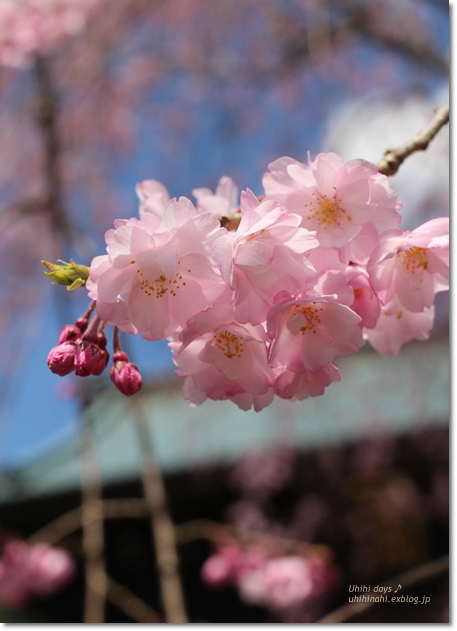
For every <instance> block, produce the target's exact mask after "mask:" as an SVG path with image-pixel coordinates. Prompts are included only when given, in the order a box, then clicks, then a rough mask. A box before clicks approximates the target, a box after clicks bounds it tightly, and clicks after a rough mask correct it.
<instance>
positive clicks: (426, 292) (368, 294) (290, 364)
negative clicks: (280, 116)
mask: <svg viewBox="0 0 457 631" xmlns="http://www.w3.org/2000/svg"><path fill="white" fill-rule="evenodd" d="M269 169H270V170H269V172H268V173H266V174H265V176H264V178H263V185H264V190H265V194H264V195H262V196H261V197H256V196H255V195H254V194H253V193H252V191H250V190H249V189H247V190H246V191H243V192H242V193H241V198H240V202H239V204H238V190H237V187H236V185H235V184H234V182H233V181H232V180H231V179H230V178H228V177H224V178H222V179H221V180H220V182H219V185H218V187H217V190H216V193H215V194H212V193H211V191H209V190H208V189H201V188H200V189H195V190H194V191H193V194H194V196H195V198H196V200H197V202H196V205H194V204H193V203H192V202H191V201H190V200H189V199H187V198H185V197H180V198H179V199H175V198H173V199H170V197H169V194H168V191H167V190H166V189H165V187H164V186H163V185H162V184H160V183H159V182H156V181H154V180H149V181H145V182H143V183H141V184H139V185H138V187H137V193H138V196H139V199H140V211H139V218H131V219H118V220H116V221H115V223H114V229H112V230H109V231H108V232H107V233H106V236H105V238H106V243H107V254H105V255H102V256H98V257H96V258H95V259H94V260H93V261H92V264H91V266H90V273H89V278H88V279H87V282H86V286H87V288H88V290H89V297H90V298H91V299H92V300H93V301H95V303H96V310H97V317H98V318H99V319H100V321H102V322H103V323H106V324H108V325H114V326H116V327H118V328H119V329H120V330H121V331H124V332H125V333H129V334H135V333H139V334H140V335H141V336H142V337H143V338H145V339H147V340H164V339H168V340H169V344H170V347H171V350H172V352H173V356H174V361H175V363H176V365H177V366H178V369H179V370H178V374H179V375H182V376H183V377H185V382H184V395H185V397H186V399H187V400H188V401H189V402H190V403H191V404H194V405H198V404H200V403H202V402H203V401H205V400H206V399H207V398H210V399H214V400H223V399H230V400H232V401H234V402H235V403H236V404H237V405H238V406H239V407H240V408H241V409H243V410H248V409H250V408H251V407H254V409H255V410H257V411H259V410H261V409H263V408H264V407H265V406H267V405H269V404H270V403H271V401H272V400H273V397H274V396H275V395H277V396H279V397H281V398H284V399H299V400H301V399H305V398H307V397H310V396H317V395H321V394H323V392H324V389H325V388H326V386H328V385H330V384H331V383H332V382H334V381H339V380H340V375H339V371H338V367H337V365H336V363H335V360H336V359H337V358H338V357H340V356H343V355H348V354H351V353H354V352H357V351H358V350H359V348H360V347H361V346H362V344H363V343H364V340H369V341H370V343H371V344H372V345H373V346H374V348H376V349H377V350H378V351H379V352H380V353H382V354H384V355H396V354H397V353H398V352H399V350H400V348H401V346H402V344H403V343H405V342H408V341H410V340H411V339H413V338H415V339H426V338H427V337H428V336H429V334H430V331H431V329H432V326H433V317H434V309H433V300H434V296H435V294H436V292H439V291H443V290H445V289H447V288H448V276H449V235H448V232H449V228H448V220H447V219H446V218H440V219H435V220H432V221H429V222H428V223H426V224H424V225H422V226H420V227H419V228H417V229H416V230H414V231H413V232H407V231H402V230H400V229H399V223H400V219H401V217H400V214H399V212H398V211H399V210H400V208H401V201H400V199H399V198H398V196H397V195H396V194H395V192H394V191H393V190H392V189H391V188H390V186H389V183H388V179H387V177H386V176H384V175H382V174H380V173H379V172H378V171H377V169H376V166H375V165H374V164H371V163H369V162H366V161H363V160H351V161H349V162H347V163H345V162H344V161H343V160H342V159H341V158H340V157H339V156H337V155H336V154H333V153H321V154H319V155H318V156H317V157H316V159H315V160H314V161H313V160H311V158H310V157H309V158H308V164H302V163H300V162H298V161H296V160H293V159H292V158H280V159H279V160H277V161H276V162H273V163H272V164H270V166H269ZM227 214H228V216H227ZM221 217H222V220H221ZM86 336H87V334H86ZM83 339H84V338H83ZM64 344H66V345H67V348H68V346H69V345H70V346H71V345H72V344H73V342H72V341H65V342H64ZM90 344H94V341H93V340H92V339H91V340H90ZM57 348H59V347H57ZM91 348H92V350H93V347H91ZM90 352H92V351H90ZM76 355H77V352H76V351H75V356H76ZM51 369H52V368H51ZM76 372H78V371H77V370H76ZM59 374H63V373H59Z"/></svg>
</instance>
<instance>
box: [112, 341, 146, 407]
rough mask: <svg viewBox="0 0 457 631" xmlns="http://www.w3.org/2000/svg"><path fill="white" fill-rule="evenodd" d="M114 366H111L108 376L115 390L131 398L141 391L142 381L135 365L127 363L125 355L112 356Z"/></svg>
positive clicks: (119, 353) (116, 354) (118, 353)
mask: <svg viewBox="0 0 457 631" xmlns="http://www.w3.org/2000/svg"><path fill="white" fill-rule="evenodd" d="M113 359H114V364H113V365H112V366H111V369H110V371H109V376H110V377H111V381H112V382H113V383H114V385H115V386H116V388H117V389H118V390H119V392H122V394H125V396H126V397H131V396H132V395H133V394H136V393H137V392H139V391H140V390H141V387H142V385H143V379H142V378H141V374H140V371H139V369H138V366H137V365H136V364H132V363H131V362H129V361H128V357H127V355H126V354H125V353H122V352H117V353H115V354H114V358H113Z"/></svg>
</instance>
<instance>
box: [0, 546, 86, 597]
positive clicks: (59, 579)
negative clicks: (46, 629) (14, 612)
mask: <svg viewBox="0 0 457 631" xmlns="http://www.w3.org/2000/svg"><path fill="white" fill-rule="evenodd" d="M74 576H75V565H74V562H73V559H72V557H71V556H70V555H69V554H68V552H66V550H63V549H60V548H53V547H51V546H49V545H48V544H45V543H37V544H36V545H34V546H31V547H29V546H28V545H27V544H26V543H25V542H23V541H20V540H13V541H9V542H8V543H6V544H5V546H4V548H3V554H2V556H1V557H0V603H1V604H2V605H4V606H6V607H10V608H12V609H16V608H20V607H24V606H25V605H27V604H28V602H29V601H30V600H31V599H33V598H35V597H43V596H51V595H52V594H54V593H55V592H57V591H59V590H60V589H62V588H63V587H65V586H66V585H67V584H68V583H69V582H70V581H71V580H72V579H73V578H74Z"/></svg>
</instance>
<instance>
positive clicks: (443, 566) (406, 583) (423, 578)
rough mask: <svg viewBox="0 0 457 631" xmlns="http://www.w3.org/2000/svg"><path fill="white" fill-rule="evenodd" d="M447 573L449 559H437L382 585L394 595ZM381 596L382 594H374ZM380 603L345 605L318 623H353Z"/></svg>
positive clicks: (367, 594)
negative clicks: (399, 588)
mask: <svg viewBox="0 0 457 631" xmlns="http://www.w3.org/2000/svg"><path fill="white" fill-rule="evenodd" d="M446 572H449V557H448V556H445V557H441V558H440V559H435V560H434V561H430V562H429V563H424V564H423V565H419V566H418V567H415V568H413V569H412V570H408V571H407V572H403V574H400V575H399V576H396V577H394V578H392V579H390V580H388V581H386V582H385V583H382V586H383V587H390V588H391V589H392V593H394V591H395V589H397V587H398V586H399V585H401V589H402V592H404V590H406V589H414V588H415V587H419V586H420V585H422V584H423V583H426V582H428V581H430V580H432V579H434V578H438V577H440V576H444V575H445V574H446ZM370 593H371V592H367V593H365V596H370ZM374 593H375V594H377V595H379V593H380V592H374ZM379 604H380V603H379V602H378V603H376V602H359V603H356V602H354V603H348V604H347V605H343V606H342V607H340V608H339V609H336V610H335V611H332V612H331V613H329V614H328V615H326V616H324V617H323V618H321V619H320V620H318V621H317V622H318V623H320V624H337V623H341V622H352V621H353V620H354V618H356V617H357V616H358V615H359V614H361V613H364V612H365V611H367V610H368V609H371V608H372V607H375V606H376V605H378V606H379Z"/></svg>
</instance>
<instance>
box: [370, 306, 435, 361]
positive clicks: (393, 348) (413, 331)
mask: <svg viewBox="0 0 457 631" xmlns="http://www.w3.org/2000/svg"><path fill="white" fill-rule="evenodd" d="M434 317H435V308H434V307H433V305H432V306H431V307H430V308H428V309H424V310H423V311H422V312H421V313H417V312H412V311H408V310H407V309H405V308H404V307H403V305H402V304H401V303H400V301H399V300H398V298H394V299H393V300H392V301H391V302H390V303H388V304H387V305H386V306H385V307H383V308H382V310H381V315H380V316H379V319H378V322H377V324H376V326H375V327H374V328H373V329H364V337H365V339H367V340H368V341H369V342H370V344H371V345H372V346H373V347H374V348H375V349H376V350H377V351H378V353H381V355H392V356H395V355H398V353H399V352H400V349H401V347H402V345H403V344H405V343H406V342H410V341H411V340H427V339H428V338H429V337H430V332H431V330H432V328H433V321H434Z"/></svg>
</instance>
